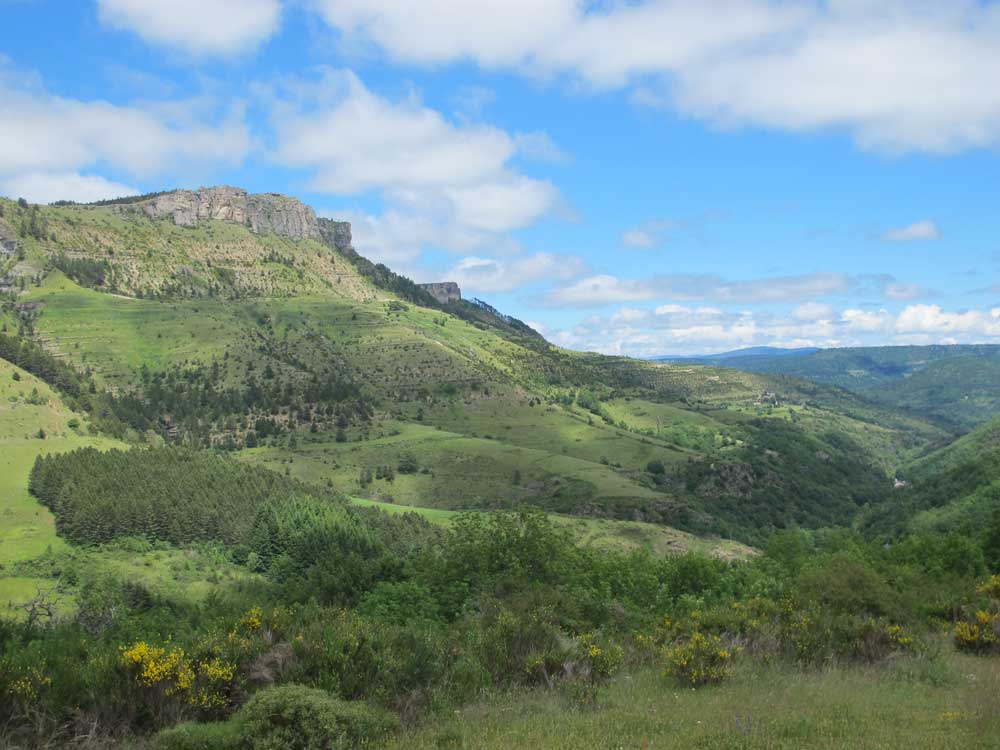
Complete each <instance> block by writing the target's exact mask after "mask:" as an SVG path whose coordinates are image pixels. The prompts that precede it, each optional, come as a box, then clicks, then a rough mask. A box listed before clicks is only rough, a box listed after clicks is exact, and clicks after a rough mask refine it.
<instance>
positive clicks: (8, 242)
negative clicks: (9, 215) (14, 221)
mask: <svg viewBox="0 0 1000 750" xmlns="http://www.w3.org/2000/svg"><path fill="white" fill-rule="evenodd" d="M16 252H17V238H16V237H15V236H14V231H13V230H12V229H11V228H10V227H8V226H7V225H6V224H5V223H4V222H3V221H0V260H4V259H6V258H8V257H10V256H11V255H14V254H15V253H16Z"/></svg>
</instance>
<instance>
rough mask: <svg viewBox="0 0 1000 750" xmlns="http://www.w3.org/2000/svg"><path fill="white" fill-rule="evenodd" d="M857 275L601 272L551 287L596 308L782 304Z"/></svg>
mask: <svg viewBox="0 0 1000 750" xmlns="http://www.w3.org/2000/svg"><path fill="white" fill-rule="evenodd" d="M858 283H859V282H858V280H855V279H852V278H851V277H849V276H847V275H845V274H839V273H812V274H803V275H800V276H779V277H772V278H766V279H747V280H736V281H729V280H726V279H723V278H722V277H720V276H715V275H711V274H671V275H662V276H654V277H651V278H648V279H620V278H618V277H616V276H612V275H609V274H600V275H596V276H590V277H588V278H584V279H580V280H579V281H576V282H574V283H572V284H569V285H567V286H564V287H561V288H558V289H555V290H553V292H552V293H551V294H550V295H549V296H548V302H549V303H550V304H555V305H574V306H578V307H597V306H600V305H606V304H614V303H622V302H634V301H639V300H649V299H655V298H672V299H677V300H713V301H716V302H753V303H767V302H771V303H782V302H800V301H807V300H812V299H815V298H817V297H825V296H830V295H835V294H843V293H846V292H849V291H851V290H852V289H854V288H856V287H857V285H858Z"/></svg>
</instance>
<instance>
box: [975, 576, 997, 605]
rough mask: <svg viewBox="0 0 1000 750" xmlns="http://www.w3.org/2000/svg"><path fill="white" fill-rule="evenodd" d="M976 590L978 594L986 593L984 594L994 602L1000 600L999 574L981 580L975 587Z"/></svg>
mask: <svg viewBox="0 0 1000 750" xmlns="http://www.w3.org/2000/svg"><path fill="white" fill-rule="evenodd" d="M976 591H978V592H979V593H980V594H986V596H988V597H989V598H990V599H992V600H993V601H995V602H1000V574H998V575H995V576H992V577H990V578H989V579H987V580H986V581H983V583H981V584H980V585H979V586H978V587H976Z"/></svg>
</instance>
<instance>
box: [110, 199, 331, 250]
mask: <svg viewBox="0 0 1000 750" xmlns="http://www.w3.org/2000/svg"><path fill="white" fill-rule="evenodd" d="M114 210H116V211H119V212H123V213H124V212H128V211H141V212H142V213H143V214H145V215H146V216H148V217H150V218H151V219H172V220H173V222H174V223H175V224H177V225H178V226H185V227H193V226H197V224H198V222H200V221H203V220H206V219H218V220H219V221H226V222H230V223H233V224H242V225H243V226H245V227H248V228H249V229H250V231H252V232H256V233H257V234H263V233H266V232H273V233H274V234H277V235H279V236H281V237H289V238H291V239H294V240H305V239H310V240H318V241H321V242H326V243H327V244H329V245H331V246H333V247H336V248H339V249H343V248H346V247H350V244H351V225H350V224H349V223H348V222H341V221H330V220H328V219H323V220H320V219H318V218H317V217H316V212H315V211H313V210H312V209H311V208H310V207H309V206H307V205H306V204H305V203H303V202H302V201H300V200H297V199H296V198H289V197H288V196H285V195H279V194H277V193H248V192H247V191H246V190H242V189H241V188H235V187H228V186H222V187H210V188H200V189H199V190H176V191H174V192H172V193H164V194H163V195H157V196H154V197H152V198H150V199H149V200H144V201H139V202H138V203H128V204H122V205H117V206H115V207H114Z"/></svg>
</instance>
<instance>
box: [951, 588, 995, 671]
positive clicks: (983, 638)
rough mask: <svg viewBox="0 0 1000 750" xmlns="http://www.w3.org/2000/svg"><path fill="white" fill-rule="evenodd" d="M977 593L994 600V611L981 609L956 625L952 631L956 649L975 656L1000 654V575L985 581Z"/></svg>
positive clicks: (977, 589)
mask: <svg viewBox="0 0 1000 750" xmlns="http://www.w3.org/2000/svg"><path fill="white" fill-rule="evenodd" d="M976 591H978V592H979V593H980V594H985V595H986V596H988V597H989V598H990V599H992V600H993V606H992V610H993V611H989V610H985V609H980V610H977V611H976V613H975V614H974V615H973V616H972V617H970V618H968V619H967V620H965V621H962V622H959V623H956V624H955V628H954V630H953V631H952V637H953V638H954V641H955V648H957V649H958V650H959V651H966V652H968V653H973V654H990V653H1000V613H998V610H1000V575H994V576H991V577H990V578H988V579H987V580H985V581H983V583H982V584H980V585H979V586H978V587H976Z"/></svg>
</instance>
